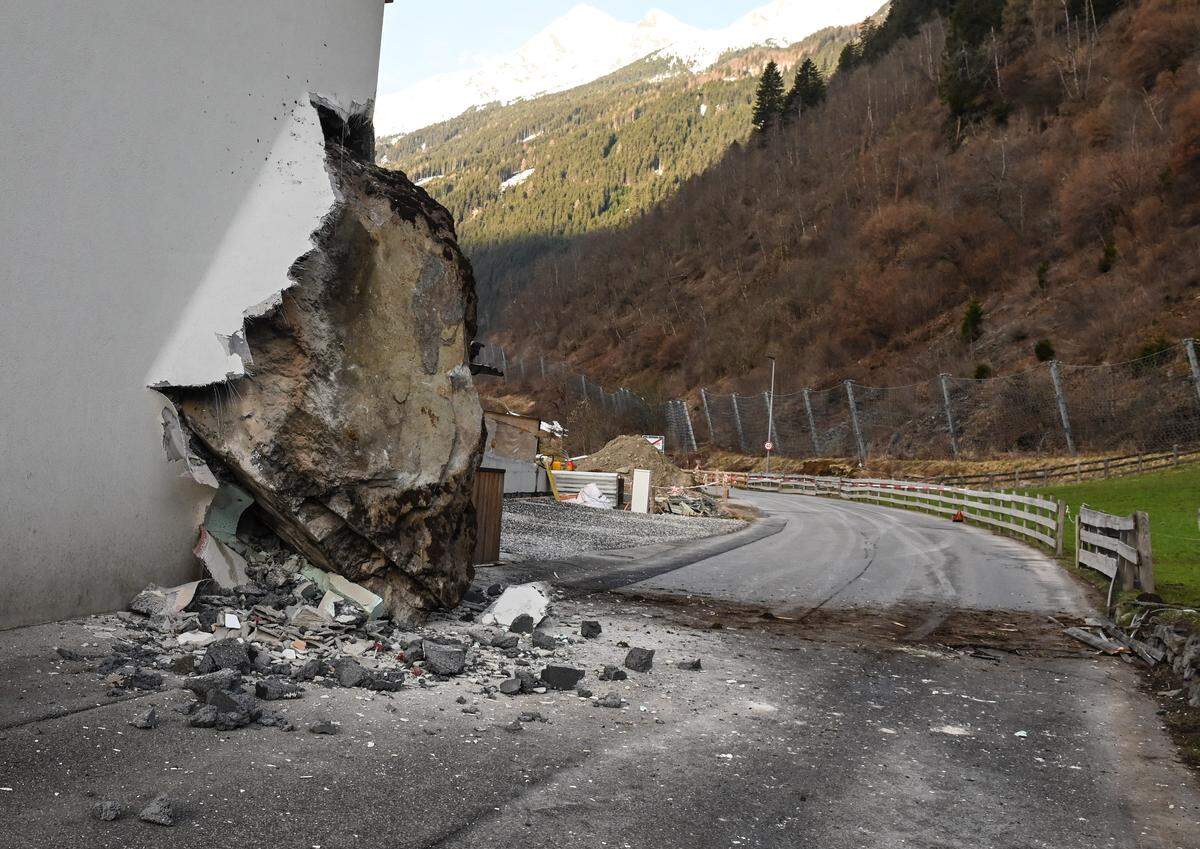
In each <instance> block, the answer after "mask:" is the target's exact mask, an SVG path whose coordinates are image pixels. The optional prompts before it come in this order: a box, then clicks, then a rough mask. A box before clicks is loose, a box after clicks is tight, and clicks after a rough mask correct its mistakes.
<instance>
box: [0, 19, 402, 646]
mask: <svg viewBox="0 0 1200 849" xmlns="http://www.w3.org/2000/svg"><path fill="white" fill-rule="evenodd" d="M383 5H384V0H253V2H246V0H204V2H195V0H191V2H184V0H104V2H103V3H96V2H95V1H94V0H56V2H53V3H10V4H7V8H6V9H5V12H4V14H3V15H2V16H0V18H2V19H3V24H2V25H0V79H3V80H4V85H3V86H0V111H2V114H3V115H4V116H5V117H4V125H5V130H6V132H5V138H4V140H3V149H4V154H3V156H0V198H2V201H0V298H2V300H0V628H2V627H12V626H15V625H21V624H26V623H31V622H38V621H48V620H53V619H59V618H63V617H67V616H71V615H76V614H81V613H86V612H93V611H102V610H112V609H117V608H120V607H123V606H124V605H125V604H126V603H127V602H128V601H129V599H130V598H131V597H132V596H133V595H134V594H135V593H136V592H137V591H138V590H140V589H141V588H142V587H143V586H144V585H146V584H147V583H150V582H157V583H162V584H167V585H170V584H174V583H178V582H181V581H183V580H187V579H189V578H190V577H192V576H193V575H194V574H195V572H196V566H195V562H194V559H193V558H192V556H191V551H190V550H191V545H192V543H193V542H194V539H195V534H196V526H197V523H198V522H199V520H200V518H201V514H202V511H203V508H204V505H205V504H207V501H208V499H209V498H210V497H211V494H212V490H211V489H208V488H207V487H203V486H200V485H198V484H195V483H193V482H192V481H191V480H190V479H186V478H182V477H180V469H179V468H177V467H173V466H171V465H168V464H167V462H166V461H165V459H164V454H163V450H162V432H161V423H160V411H161V408H162V406H163V399H162V398H161V396H159V395H158V394H157V393H156V392H154V391H152V390H151V389H148V388H147V386H148V385H150V384H155V383H158V382H160V381H165V382H170V383H208V382H214V381H217V380H220V379H222V378H223V377H224V376H225V375H226V374H228V373H239V372H240V370H241V361H240V360H239V359H238V358H237V357H236V356H230V355H229V354H227V353H226V350H225V349H224V347H223V346H222V343H221V340H220V339H219V338H218V337H219V336H220V335H228V334H231V333H233V332H236V331H237V330H238V329H239V328H240V324H241V316H242V314H243V312H244V311H245V310H246V309H247V308H249V307H252V306H253V305H255V304H258V303H260V302H262V301H264V300H269V299H270V298H271V297H272V296H273V295H275V294H277V293H278V292H279V290H281V289H282V288H284V287H285V286H286V285H287V280H286V273H287V270H288V267H289V266H290V265H291V263H292V261H293V260H295V259H296V258H297V257H299V256H300V255H302V254H303V253H304V252H305V251H307V250H308V248H309V247H310V244H309V240H308V236H309V234H310V233H311V232H312V230H313V229H314V228H315V226H316V224H317V222H319V221H320V218H321V216H322V215H324V214H325V212H327V211H328V209H329V207H330V205H331V204H332V202H333V194H332V191H331V189H330V185H329V181H328V178H327V176H326V175H325V172H324V169H323V167H322V140H321V134H320V128H319V125H318V123H317V120H316V115H315V112H314V110H313V109H312V107H311V106H310V105H309V99H310V96H311V95H314V94H315V95H319V96H321V97H322V98H324V99H325V100H326V101H329V102H332V103H334V104H337V105H338V106H340V107H342V108H345V109H350V108H351V107H352V105H353V104H356V103H357V104H367V103H369V102H370V101H372V100H373V98H374V95H375V81H376V76H377V71H378V60H379V40H380V32H381V27H382V17H383Z"/></svg>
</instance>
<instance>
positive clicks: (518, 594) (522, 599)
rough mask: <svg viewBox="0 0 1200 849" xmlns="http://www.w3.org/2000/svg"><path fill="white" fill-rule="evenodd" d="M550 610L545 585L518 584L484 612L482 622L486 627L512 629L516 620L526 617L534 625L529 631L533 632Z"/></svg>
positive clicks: (538, 583) (537, 583)
mask: <svg viewBox="0 0 1200 849" xmlns="http://www.w3.org/2000/svg"><path fill="white" fill-rule="evenodd" d="M489 592H490V590H489ZM549 609H550V593H549V591H548V589H547V588H546V585H545V584H543V583H540V582H534V583H529V584H518V585H516V586H512V587H508V588H507V589H505V590H504V592H502V593H501V594H500V597H499V598H497V599H496V600H495V601H494V602H493V603H492V605H491V606H490V607H489V608H488V609H487V610H485V611H484V612H483V616H482V617H480V622H482V623H483V624H484V625H499V626H501V627H502V628H511V627H512V624H513V622H514V620H516V619H517V618H518V617H521V616H526V617H528V619H529V621H531V622H532V623H533V624H532V625H531V626H530V627H529V630H530V631H532V630H533V629H534V628H536V627H537V626H538V625H540V624H541V622H542V620H543V619H545V618H546V611H547V610H549ZM524 622H525V620H522V624H524Z"/></svg>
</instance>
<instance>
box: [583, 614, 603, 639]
mask: <svg viewBox="0 0 1200 849" xmlns="http://www.w3.org/2000/svg"><path fill="white" fill-rule="evenodd" d="M600 632H601V628H600V623H599V622H596V621H595V620H591V619H588V620H584V621H583V622H581V623H579V635H580V636H581V637H584V638H585V639H588V640H594V639H596V638H597V637H599V636H600Z"/></svg>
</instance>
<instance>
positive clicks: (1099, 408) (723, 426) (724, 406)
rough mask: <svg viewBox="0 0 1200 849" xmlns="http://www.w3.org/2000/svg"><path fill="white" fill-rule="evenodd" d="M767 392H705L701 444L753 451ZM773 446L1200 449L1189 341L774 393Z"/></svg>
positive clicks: (972, 451) (894, 450) (845, 453)
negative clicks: (986, 374)
mask: <svg viewBox="0 0 1200 849" xmlns="http://www.w3.org/2000/svg"><path fill="white" fill-rule="evenodd" d="M769 407H770V399H769V396H768V395H766V394H765V393H764V394H762V395H761V396H760V395H743V394H738V395H719V394H714V393H710V392H707V391H706V390H701V392H700V403H699V405H697V408H698V410H697V412H698V414H700V415H702V416H703V417H704V419H705V422H706V426H705V427H704V428H702V429H701V431H700V433H701V436H702V438H701V439H700V444H701V445H703V444H705V443H707V444H709V445H712V446H715V447H720V448H725V449H729V450H733V451H741V452H745V453H753V454H757V453H760V452H762V450H763V445H764V443H766V442H767V441H768V440H767V438H766V434H767V427H768V423H767V419H768V409H769ZM773 420H774V422H773V427H772V428H771V432H772V434H773V438H772V439H771V440H770V441H771V442H772V443H773V449H774V451H775V452H776V453H778V454H781V455H784V456H790V457H857V458H859V459H860V460H863V461H865V460H866V459H867V458H869V457H895V458H941V457H945V458H951V457H985V456H994V455H997V454H1023V455H1033V456H1037V455H1047V456H1061V455H1070V454H1080V453H1093V454H1099V453H1111V452H1153V451H1170V450H1176V449H1179V448H1180V447H1188V446H1192V445H1196V444H1200V364H1198V363H1197V361H1196V347H1195V343H1193V342H1192V341H1191V340H1185V341H1184V342H1182V343H1180V344H1178V345H1174V346H1163V347H1162V348H1161V349H1160V350H1157V351H1155V352H1153V353H1150V354H1148V355H1146V356H1143V357H1141V358H1139V359H1136V360H1132V361H1129V362H1124V363H1110V364H1104V365H1096V366H1087V365H1066V364H1063V363H1059V362H1048V363H1045V364H1043V365H1039V366H1036V367H1034V368H1031V369H1029V370H1027V371H1024V372H1020V373H1017V374H1012V375H1005V376H1002V377H995V378H983V379H971V378H962V377H953V376H951V375H938V376H936V377H933V378H931V379H929V380H926V381H922V382H920V383H913V384H909V385H906V386H884V387H874V386H865V385H863V384H859V383H855V382H853V381H845V382H843V383H841V384H839V385H837V386H832V387H829V388H826V389H819V390H817V389H806V390H801V391H800V392H793V393H784V394H777V395H776V396H775V398H774V410H773Z"/></svg>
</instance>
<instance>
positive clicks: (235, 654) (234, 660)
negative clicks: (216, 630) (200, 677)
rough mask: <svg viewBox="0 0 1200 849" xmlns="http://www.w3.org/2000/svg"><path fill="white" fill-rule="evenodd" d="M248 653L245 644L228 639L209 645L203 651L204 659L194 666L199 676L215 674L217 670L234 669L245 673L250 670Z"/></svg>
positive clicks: (233, 638) (235, 638)
mask: <svg viewBox="0 0 1200 849" xmlns="http://www.w3.org/2000/svg"><path fill="white" fill-rule="evenodd" d="M250 665H251V664H250V651H249V649H247V647H246V644H245V643H243V642H242V641H241V640H239V639H238V638H237V637H228V638H227V639H224V640H217V641H216V642H215V643H210V644H209V646H208V648H207V649H205V650H204V657H203V658H201V659H200V663H199V664H198V665H197V666H196V671H197V672H200V673H201V674H207V673H209V672H216V671H217V670H218V669H236V670H238V671H239V672H245V671H247V670H248V669H249V668H250Z"/></svg>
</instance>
